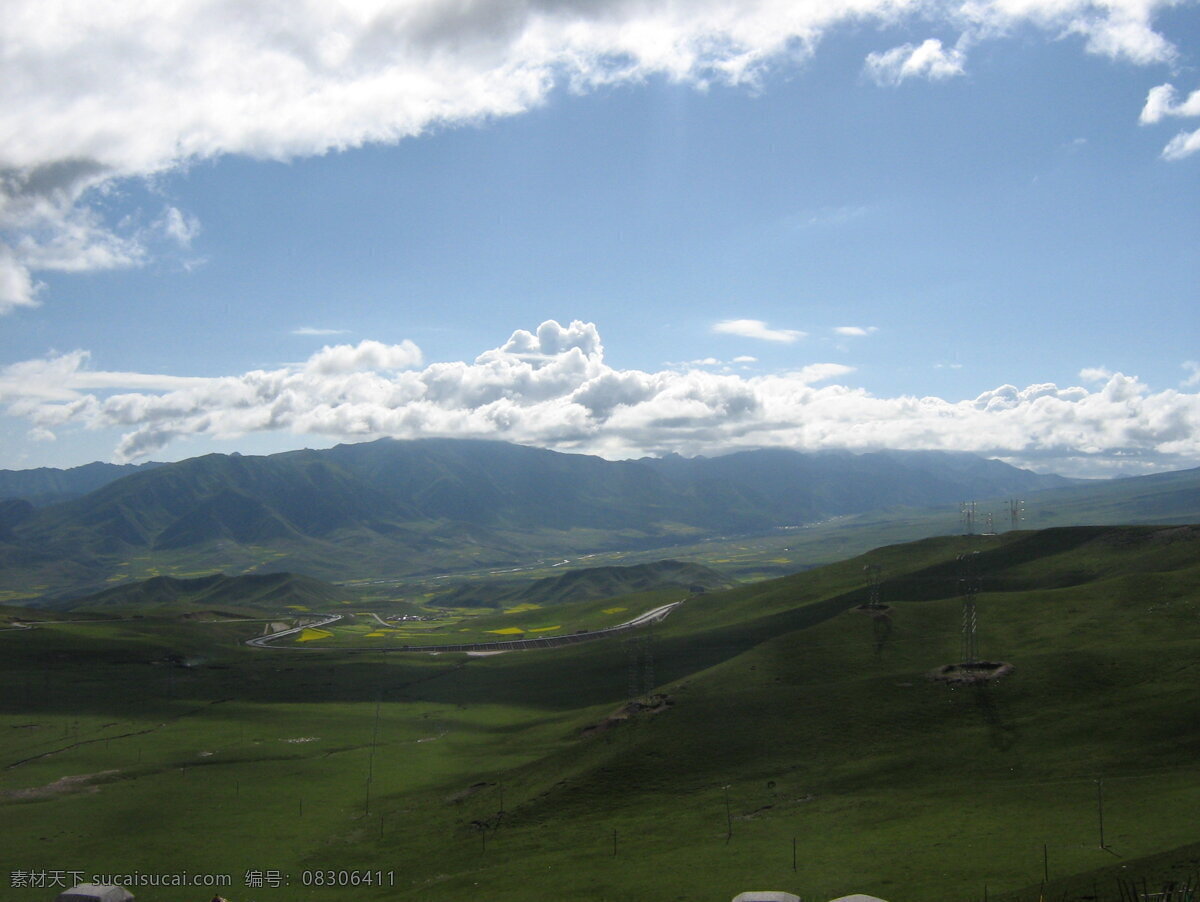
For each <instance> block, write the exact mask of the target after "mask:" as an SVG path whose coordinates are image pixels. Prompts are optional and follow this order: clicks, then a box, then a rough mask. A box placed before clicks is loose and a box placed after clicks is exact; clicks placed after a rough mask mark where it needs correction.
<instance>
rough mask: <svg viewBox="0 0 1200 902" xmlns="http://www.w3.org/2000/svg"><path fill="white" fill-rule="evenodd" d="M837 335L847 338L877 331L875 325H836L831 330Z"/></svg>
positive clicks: (859, 336)
mask: <svg viewBox="0 0 1200 902" xmlns="http://www.w3.org/2000/svg"><path fill="white" fill-rule="evenodd" d="M833 331H834V332H835V333H836V334H838V335H844V336H846V337H847V338H861V337H863V336H865V335H870V334H872V333H874V332H878V331H879V329H878V327H876V326H837V327H835V328H834V330H833Z"/></svg>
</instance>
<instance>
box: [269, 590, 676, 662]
mask: <svg viewBox="0 0 1200 902" xmlns="http://www.w3.org/2000/svg"><path fill="white" fill-rule="evenodd" d="M681 604H683V601H682V600H681V601H673V602H671V603H670V604H664V605H660V606H659V607H657V608H652V609H651V610H649V611H646V613H644V614H640V615H638V616H637V617H634V618H633V619H632V620H626V621H625V622H624V623H618V624H617V625H616V626H610V627H606V628H604V629H599V630H585V631H583V632H579V633H568V634H567V635H565V636H539V637H537V638H535V639H505V640H501V641H499V642H466V643H461V644H458V645H394V646H382V647H381V646H377V645H375V646H364V645H342V646H335V647H325V648H311V647H309V648H297V647H296V646H294V645H284V646H281V645H272V644H271V643H272V642H274V641H275V640H276V639H282V638H284V637H285V636H290V635H293V634H294V633H298V632H300V631H301V630H303V629H310V628H311V629H316V628H318V627H322V626H326V625H328V624H330V623H334V622H335V621H337V620H341V619H342V615H341V614H323V615H321V616H323V617H324V618H325V619H324V620H320V621H314V622H311V623H305V624H303V625H302V626H294V627H292V628H291V629H286V630H282V631H280V632H278V633H271V634H270V635H267V636H257V637H255V638H254V639H247V640H246V644H247V645H249V646H251V647H253V648H270V649H274V650H275V651H345V652H425V653H426V654H433V653H440V652H493V653H495V652H501V651H525V650H528V649H533V648H559V647H561V646H564V645H576V644H578V643H580V642H591V641H593V640H595V639H605V638H607V637H609V636H615V635H617V634H618V633H623V632H626V631H628V630H633V629H637V628H638V627H641V626H647V625H648V624H651V623H658V622H659V621H661V620H663V619H664V618H666V616H667V615H668V614H670V613H671V612H672V611H673V610H675V608H677V607H679V606H680V605H681Z"/></svg>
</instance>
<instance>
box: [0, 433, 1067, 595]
mask: <svg viewBox="0 0 1200 902" xmlns="http://www.w3.org/2000/svg"><path fill="white" fill-rule="evenodd" d="M81 469H88V468H81ZM60 474H61V476H60V477H59V478H57V482H56V481H55V479H51V478H50V477H51V476H52V474H43V475H42V479H41V483H40V484H37V483H35V482H33V481H31V479H30V478H27V479H26V480H25V484H26V485H28V486H30V489H31V491H30V493H29V494H30V495H32V496H35V497H44V495H45V492H46V490H45V486H46V485H49V484H59V485H63V486H66V485H76V484H78V483H77V482H76V481H73V480H75V478H76V476H75V475H71V474H75V471H60ZM89 474H90V475H92V476H94V477H95V478H104V477H107V476H113V477H115V478H112V479H111V480H110V481H108V482H107V483H106V484H104V485H102V486H100V487H98V488H96V489H95V490H94V491H91V492H88V493H87V494H84V495H82V496H81V497H77V498H73V499H71V500H67V501H62V502H59V503H56V504H51V505H48V506H44V507H38V506H37V504H36V503H35V501H34V499H33V497H22V496H17V497H10V498H8V499H7V500H4V501H3V502H0V565H2V566H3V571H4V574H3V576H2V577H0V589H8V590H15V589H18V587H21V586H28V585H29V584H33V585H37V586H42V587H45V591H46V592H49V593H53V592H58V591H63V590H76V591H78V590H80V589H83V588H88V587H99V586H102V585H103V584H104V583H105V582H106V581H109V582H111V581H112V580H114V579H116V578H120V577H121V576H122V575H123V574H126V573H128V572H129V568H132V569H133V570H137V571H138V575H154V571H155V569H156V568H157V567H159V566H161V567H163V568H164V569H165V570H170V571H171V572H174V573H176V574H177V575H186V574H187V573H198V572H203V571H207V570H212V569H222V570H226V571H228V572H247V571H251V570H268V571H270V570H292V571H296V572H302V573H308V574H310V575H314V576H321V577H324V578H332V579H347V578H351V577H355V576H366V575H398V574H411V573H418V572H422V571H424V572H431V571H435V570H437V569H439V568H444V567H446V566H447V565H451V564H453V565H457V566H464V565H472V566H481V565H490V564H493V563H494V564H504V563H509V562H513V561H523V560H528V559H529V558H530V557H531V556H539V555H546V554H557V553H560V552H563V551H570V552H579V551H594V550H601V549H613V548H623V547H624V548H627V547H633V546H642V547H647V546H654V545H661V546H666V545H670V544H673V543H676V542H678V541H680V540H682V539H696V538H703V537H706V536H715V535H724V534H730V533H744V532H752V531H756V530H766V529H771V528H774V527H778V526H785V525H798V524H804V523H811V522H814V521H818V520H822V519H825V518H829V517H836V516H841V515H847V514H855V513H861V512H864V511H869V510H877V509H880V508H888V507H895V506H910V507H922V506H932V505H948V504H957V503H958V502H959V501H960V500H962V499H965V498H969V497H976V496H982V495H987V494H1005V493H1018V492H1019V493H1029V492H1034V491H1040V490H1045V489H1051V488H1056V487H1063V486H1068V485H1070V484H1071V483H1072V480H1068V479H1065V478H1063V477H1060V476H1046V475H1039V474H1035V473H1032V472H1030V471H1027V470H1021V469H1017V468H1015V467H1011V466H1008V465H1006V464H1004V463H1001V462H999V461H995V460H985V459H983V458H980V457H976V456H973V455H969V454H952V453H944V452H878V453H870V454H852V453H849V452H841V451H829V452H817V453H801V452H796V451H788V450H762V451H745V452H739V453H735V454H729V455H726V456H722V457H714V458H706V457H697V458H691V459H686V458H682V457H678V456H667V457H664V458H646V459H642V460H627V461H608V460H604V459H602V458H599V457H591V456H587V455H580V454H563V453H558V452H554V451H547V450H542V449H537V448H529V447H523V446H518V445H512V444H507V443H503V442H492V441H473V440H453V439H423V440H414V441H397V440H391V439H383V440H379V441H375V442H368V443H361V444H353V445H338V446H336V447H334V448H331V449H328V450H320V451H313V450H304V451H292V452H286V453H282V454H273V455H268V456H242V455H237V454H233V455H224V454H209V455H205V456H203V457H196V458H192V459H189V460H184V461H180V462H178V463H170V464H161V465H157V466H153V467H150V466H143V467H140V468H137V469H135V470H134V471H132V472H126V471H118V470H111V469H100V470H97V469H96V467H95V465H93V466H92V467H91V469H90V470H89ZM76 475H77V474H76ZM19 484H21V480H20V479H19V478H18V477H17V476H15V475H14V474H13V473H11V472H9V473H3V472H0V486H6V485H7V486H12V485H19Z"/></svg>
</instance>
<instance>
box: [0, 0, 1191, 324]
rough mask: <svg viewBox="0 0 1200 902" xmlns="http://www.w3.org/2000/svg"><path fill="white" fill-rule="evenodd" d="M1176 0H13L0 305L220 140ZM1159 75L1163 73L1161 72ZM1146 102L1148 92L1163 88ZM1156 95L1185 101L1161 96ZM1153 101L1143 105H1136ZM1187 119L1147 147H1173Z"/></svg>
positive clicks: (463, 108)
mask: <svg viewBox="0 0 1200 902" xmlns="http://www.w3.org/2000/svg"><path fill="white" fill-rule="evenodd" d="M1172 5H1173V4H1172V2H1171V0H1104V2H1099V0H1021V2H1013V0H957V2H955V0H951V2H948V3H946V2H934V0H901V2H896V0H807V2H795V0H692V2H689V3H686V4H684V3H676V2H670V0H583V2H580V0H455V2H447V0H407V2H401V0H355V2H351V0H322V2H315V0H298V2H294V3H289V4H284V5H280V4H274V3H253V4H229V3H226V2H224V0H179V2H174V3H170V4H130V3H119V4H95V3H93V4H88V3H82V4H81V3H69V2H66V0H48V2H47V0H8V2H7V3H6V4H5V15H4V18H3V22H2V23H0V48H2V49H3V53H0V136H3V140H2V141H0V313H2V312H9V311H12V310H14V309H17V308H19V307H22V306H29V305H32V304H36V303H38V301H39V286H38V282H37V279H36V277H35V275H34V274H35V273H36V272H38V271H54V270H58V271H87V270H103V269H113V268H120V267H130V266H138V265H141V264H142V263H144V262H145V261H146V259H147V258H148V256H150V255H151V251H152V250H153V248H154V246H155V244H156V242H159V241H174V242H176V243H177V244H179V245H181V246H186V245H187V243H188V242H189V241H190V240H191V237H192V236H193V235H194V234H195V233H196V230H197V229H198V228H199V224H198V223H196V222H195V221H194V220H192V219H190V218H189V217H188V215H187V214H186V212H181V211H179V210H175V209H173V208H171V207H165V208H164V209H163V210H162V211H161V212H160V213H156V214H154V215H152V216H148V217H145V218H146V220H147V221H150V222H151V223H152V224H151V225H142V226H138V225H136V224H130V223H112V222H109V221H107V220H106V219H105V217H104V216H103V215H102V214H101V212H99V210H100V206H99V205H98V204H97V203H96V200H97V198H98V197H100V196H101V195H102V194H103V193H104V192H105V191H106V190H108V189H109V188H111V186H112V185H113V184H115V183H117V182H119V181H120V180H121V179H127V178H134V177H142V178H145V177H152V176H155V175H156V174H161V173H164V172H168V171H171V170H176V169H179V168H182V167H186V166H188V165H189V164H192V163H194V162H196V161H200V160H206V159H213V158H216V157H219V156H222V155H226V154H241V155H246V156H249V157H254V158H261V159H275V160H283V159H291V158H296V157H302V156H309V155H314V154H322V153H326V152H330V151H340V150H346V149H348V148H354V147H359V146H362V145H366V144H372V143H385V144H386V143H393V142H396V141H399V140H402V139H404V138H406V137H410V136H414V135H418V134H421V133H422V132H425V131H427V130H429V129H431V128H437V127H442V126H448V125H457V124H462V123H470V122H477V121H480V120H485V119H487V118H490V117H498V116H509V115H514V114H518V113H521V112H523V111H526V110H529V109H531V108H532V107H535V106H537V105H538V104H539V103H541V102H543V101H544V100H545V99H546V97H547V96H548V95H549V93H550V92H551V90H553V89H554V88H555V87H556V86H562V85H566V86H568V87H569V88H570V89H572V90H576V91H587V90H590V89H594V88H596V87H598V86H603V85H611V84H616V83H628V82H637V81H640V80H643V79H645V78H647V77H650V76H665V77H667V78H670V79H672V80H675V81H677V82H680V83H687V84H693V85H696V86H698V87H703V86H704V85H707V84H710V83H714V82H722V83H729V84H741V85H753V84H755V83H757V82H758V81H760V80H761V79H762V78H763V77H764V75H765V74H766V73H767V72H769V71H770V70H771V68H772V67H775V66H783V65H794V64H796V63H797V62H801V61H803V60H804V59H806V58H808V57H810V56H811V55H812V54H813V53H815V52H816V51H817V48H818V45H819V43H820V41H821V40H822V38H823V37H824V36H825V35H826V34H827V33H828V32H829V31H831V30H832V29H834V28H836V27H838V26H839V25H847V26H854V27H861V26H862V25H863V24H864V23H865V24H868V25H876V26H879V27H884V28H885V27H891V26H896V25H917V26H920V27H921V28H926V27H927V28H929V29H930V30H940V31H944V30H946V29H949V30H952V31H954V32H956V33H957V34H958V39H957V41H956V42H955V43H954V44H953V46H949V47H948V46H944V45H943V44H942V42H941V40H940V39H939V38H928V39H925V40H923V41H922V42H921V43H919V44H904V45H902V46H899V47H893V48H888V47H886V46H882V47H881V48H880V49H879V50H878V51H875V52H872V53H871V54H870V55H869V57H868V58H867V59H866V60H864V71H865V72H866V73H868V74H869V75H870V76H871V77H872V78H874V79H875V80H876V81H878V82H879V83H881V84H884V85H896V84H899V83H900V82H901V81H904V80H907V79H911V78H925V79H942V78H949V77H952V76H957V75H960V74H962V73H963V72H965V71H967V67H968V66H969V57H970V50H971V48H972V47H973V46H976V45H978V44H979V43H981V42H983V41H987V40H995V39H999V38H1003V37H1005V36H1007V35H1010V34H1014V33H1016V32H1018V31H1026V30H1027V29H1029V28H1030V27H1032V28H1034V29H1036V30H1038V31H1040V32H1041V33H1043V34H1045V35H1046V36H1047V38H1049V39H1052V40H1053V39H1059V38H1061V37H1064V36H1072V35H1077V36H1080V37H1081V38H1082V40H1083V42H1084V46H1085V49H1086V51H1087V52H1089V53H1094V54H1100V55H1103V56H1106V57H1109V58H1112V59H1116V60H1123V61H1128V62H1132V63H1135V64H1139V65H1145V64H1150V63H1171V62H1172V61H1174V60H1175V59H1176V57H1177V56H1178V54H1177V51H1176V50H1175V48H1174V47H1173V46H1172V45H1171V44H1170V43H1169V42H1168V41H1167V40H1166V39H1165V38H1164V37H1163V36H1162V35H1161V34H1159V33H1158V32H1156V31H1155V30H1154V19H1155V17H1156V15H1157V14H1158V13H1159V12H1160V11H1161V10H1163V9H1166V8H1168V7H1170V6H1172ZM1164 87H1165V86H1164ZM1159 101H1161V102H1159ZM1156 104H1157V105H1155V106H1154V107H1153V109H1154V110H1156V111H1161V112H1162V113H1163V114H1166V115H1184V114H1188V110H1189V109H1190V105H1191V101H1190V100H1189V101H1188V102H1186V103H1184V104H1182V105H1180V106H1176V105H1175V104H1174V102H1173V101H1172V100H1171V99H1170V97H1164V96H1162V95H1159V98H1158V101H1156ZM1148 108H1149V107H1148ZM1197 134H1200V133H1192V134H1190V135H1188V134H1186V133H1185V134H1183V135H1180V136H1179V137H1178V138H1176V139H1175V140H1174V141H1172V143H1171V145H1170V146H1169V147H1168V149H1167V150H1166V151H1164V155H1165V156H1167V157H1168V158H1170V159H1176V158H1179V157H1182V156H1186V155H1188V154H1190V153H1192V152H1193V151H1194V150H1196V149H1197V146H1200V141H1198V139H1197V137H1196V136H1197Z"/></svg>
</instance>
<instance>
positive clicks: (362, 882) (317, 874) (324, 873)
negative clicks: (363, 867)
mask: <svg viewBox="0 0 1200 902" xmlns="http://www.w3.org/2000/svg"><path fill="white" fill-rule="evenodd" d="M300 882H301V883H303V884H304V885H305V886H395V885H396V872H395V871H346V870H342V871H338V870H334V869H332V868H323V869H321V870H317V871H304V872H302V873H301V874H300Z"/></svg>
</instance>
